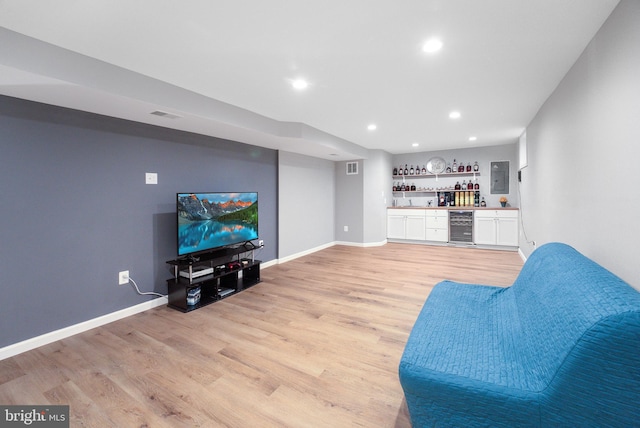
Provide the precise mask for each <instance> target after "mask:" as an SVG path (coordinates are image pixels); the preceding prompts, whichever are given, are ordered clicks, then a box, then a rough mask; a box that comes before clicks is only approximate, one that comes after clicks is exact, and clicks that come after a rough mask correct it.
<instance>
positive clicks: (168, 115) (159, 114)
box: [151, 110, 182, 119]
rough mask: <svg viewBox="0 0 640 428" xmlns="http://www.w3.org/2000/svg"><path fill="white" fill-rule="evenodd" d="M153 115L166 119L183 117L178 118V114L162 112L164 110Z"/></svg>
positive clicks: (154, 112) (153, 112)
mask: <svg viewBox="0 0 640 428" xmlns="http://www.w3.org/2000/svg"><path fill="white" fill-rule="evenodd" d="M151 114H152V115H154V116H160V117H164V118H167V119H180V118H181V117H182V116H178V115H177V114H173V113H168V112H166V111H162V110H156V111H152V112H151Z"/></svg>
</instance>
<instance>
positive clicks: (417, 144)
mask: <svg viewBox="0 0 640 428" xmlns="http://www.w3.org/2000/svg"><path fill="white" fill-rule="evenodd" d="M419 145H420V143H413V144H412V145H411V146H412V147H418V146H419Z"/></svg>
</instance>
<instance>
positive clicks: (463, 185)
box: [460, 180, 467, 190]
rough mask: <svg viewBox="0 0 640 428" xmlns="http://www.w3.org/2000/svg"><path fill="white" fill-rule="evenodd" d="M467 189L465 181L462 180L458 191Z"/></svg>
mask: <svg viewBox="0 0 640 428" xmlns="http://www.w3.org/2000/svg"><path fill="white" fill-rule="evenodd" d="M466 188H467V180H462V186H460V190H465V189H466Z"/></svg>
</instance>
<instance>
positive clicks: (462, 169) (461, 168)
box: [458, 162, 464, 172]
mask: <svg viewBox="0 0 640 428" xmlns="http://www.w3.org/2000/svg"><path fill="white" fill-rule="evenodd" d="M458 172H464V164H463V163H462V162H460V164H459V165H458Z"/></svg>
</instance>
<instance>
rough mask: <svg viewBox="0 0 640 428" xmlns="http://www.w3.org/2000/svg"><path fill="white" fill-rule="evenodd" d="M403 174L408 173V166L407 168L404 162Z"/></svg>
mask: <svg viewBox="0 0 640 428" xmlns="http://www.w3.org/2000/svg"><path fill="white" fill-rule="evenodd" d="M404 175H409V168H407V164H406V163H405V164H404Z"/></svg>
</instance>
